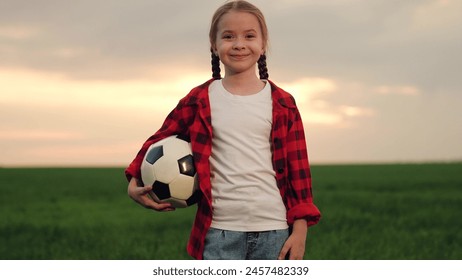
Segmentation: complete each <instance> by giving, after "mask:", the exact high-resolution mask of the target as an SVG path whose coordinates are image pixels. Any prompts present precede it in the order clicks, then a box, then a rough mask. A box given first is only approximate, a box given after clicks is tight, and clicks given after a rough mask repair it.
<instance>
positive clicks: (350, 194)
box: [0, 163, 462, 260]
mask: <svg viewBox="0 0 462 280" xmlns="http://www.w3.org/2000/svg"><path fill="white" fill-rule="evenodd" d="M461 171H462V163H425V164H337V165H328V164H326V165H313V166H312V173H313V192H314V198H315V204H316V205H317V206H318V207H319V208H320V210H321V212H322V214H323V217H322V219H321V221H320V223H319V224H318V225H316V226H314V227H312V228H310V229H309V233H308V238H307V245H306V254H305V259H324V260H329V259H335V260H337V259H338V260H343V259H366V260H367V259H416V260H420V259H462V253H461V252H462V237H461V236H460V234H459V233H460V231H461V229H462V222H461V221H460V217H461V216H462V209H461V207H460V205H461V202H462V193H461V191H462V190H461V188H462V172H461ZM0 179H1V181H2V185H1V190H2V196H1V197H0V205H1V206H0V207H1V214H0V215H1V216H0V217H1V220H0V256H1V257H0V259H13V260H14V259H190V257H189V256H188V255H187V254H186V250H185V246H186V242H187V239H188V236H189V232H190V229H191V225H192V222H193V219H194V215H195V206H193V207H190V208H187V209H177V210H176V211H173V212H170V213H157V212H154V211H149V210H147V209H144V208H142V207H141V206H139V205H137V204H135V203H134V202H133V201H131V200H130V199H129V198H128V196H127V192H126V188H127V182H126V180H125V177H124V174H123V168H104V167H96V168H95V167H93V168H85V167H76V168H68V167H62V168H50V167H36V168H0Z"/></svg>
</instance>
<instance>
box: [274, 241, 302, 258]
mask: <svg viewBox="0 0 462 280" xmlns="http://www.w3.org/2000/svg"><path fill="white" fill-rule="evenodd" d="M287 254H289V256H288V257H289V258H288V259H289V260H302V259H303V255H304V254H305V247H304V246H302V245H301V244H298V245H297V243H296V242H293V240H292V239H291V238H289V239H287V241H286V243H284V246H283V247H282V249H281V252H280V253H279V257H278V260H285V259H286V258H287Z"/></svg>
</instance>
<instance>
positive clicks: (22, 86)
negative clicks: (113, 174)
mask: <svg viewBox="0 0 462 280" xmlns="http://www.w3.org/2000/svg"><path fill="white" fill-rule="evenodd" d="M223 2H224V1H222V0H220V1H211V0H198V1H180V0H169V1H158V0H131V1H128V0H117V1H116V0H104V1H103V0H91V1H90V0H79V1H67V0H54V1H52V0H41V1H26V0H0V117H1V123H0V147H1V150H2V151H1V156H0V166H25V165H26V166H31V165H54V166H69V165H111V166H125V165H127V164H128V163H129V162H130V161H131V159H132V158H133V157H134V156H135V154H136V152H137V151H138V149H139V147H140V146H141V144H142V143H143V142H144V140H145V139H146V138H147V137H148V136H150V135H151V134H152V133H154V132H155V131H156V130H157V129H158V128H159V126H160V124H161V122H162V121H163V119H164V118H165V116H166V115H167V114H168V112H169V111H170V110H171V109H172V108H173V107H174V106H175V105H176V103H177V101H178V100H179V99H180V98H181V97H182V96H184V95H185V94H187V92H188V91H189V90H190V89H191V88H192V87H193V86H195V85H197V84H200V83H202V82H203V81H205V80H207V79H209V78H210V77H211V71H210V62H209V57H210V56H209V45H208V28H209V23H210V19H211V16H212V14H213V12H214V11H215V10H216V8H217V7H218V6H220V5H221V4H222V3H223ZM253 3H254V4H256V5H257V6H259V7H260V8H261V10H262V11H263V13H264V14H265V16H266V18H267V23H268V27H269V34H270V53H269V58H268V68H269V73H270V79H271V80H273V81H274V82H276V83H277V84H279V85H280V86H281V87H283V88H285V89H286V90H288V91H289V92H291V93H292V94H293V95H294V97H295V98H296V100H297V104H298V106H299V109H300V111H301V113H302V117H303V119H304V123H305V129H306V134H307V141H308V148H309V156H310V159H311V162H312V163H348V162H422V161H449V160H462V144H461V143H462V113H461V109H460V108H461V107H462V76H461V65H462V54H461V53H462V52H461V51H460V50H461V49H462V32H461V30H462V1H460V0H410V1H397V0H324V1H321V0H284V1H279V0H255V1H253Z"/></svg>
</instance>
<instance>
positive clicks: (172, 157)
mask: <svg viewBox="0 0 462 280" xmlns="http://www.w3.org/2000/svg"><path fill="white" fill-rule="evenodd" d="M162 149H163V153H164V155H168V156H163V157H161V158H159V159H158V160H157V161H156V163H154V164H153V166H154V176H155V178H156V180H158V181H161V182H164V183H170V182H171V181H172V180H173V179H174V178H175V177H176V176H177V175H178V174H179V172H180V170H179V166H178V160H179V159H181V158H183V157H185V155H188V154H190V153H191V148H190V147H189V143H187V142H185V141H167V142H165V143H164V144H163V145H162Z"/></svg>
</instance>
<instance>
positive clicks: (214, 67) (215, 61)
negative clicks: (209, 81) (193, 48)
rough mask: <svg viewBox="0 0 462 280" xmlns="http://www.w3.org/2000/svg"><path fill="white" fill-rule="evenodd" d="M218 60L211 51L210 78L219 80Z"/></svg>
mask: <svg viewBox="0 0 462 280" xmlns="http://www.w3.org/2000/svg"><path fill="white" fill-rule="evenodd" d="M220 72H221V69H220V58H219V57H218V55H216V54H214V53H213V51H212V78H214V79H221V74H220Z"/></svg>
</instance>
